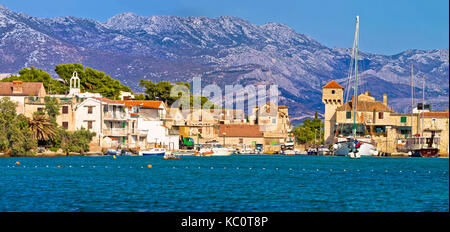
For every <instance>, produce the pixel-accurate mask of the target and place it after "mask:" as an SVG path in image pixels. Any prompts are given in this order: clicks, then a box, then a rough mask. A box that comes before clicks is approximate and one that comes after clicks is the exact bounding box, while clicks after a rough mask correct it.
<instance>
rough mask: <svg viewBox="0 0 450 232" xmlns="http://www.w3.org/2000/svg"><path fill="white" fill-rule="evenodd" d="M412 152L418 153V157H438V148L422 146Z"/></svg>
mask: <svg viewBox="0 0 450 232" xmlns="http://www.w3.org/2000/svg"><path fill="white" fill-rule="evenodd" d="M414 153H416V154H420V157H438V156H439V149H435V148H424V149H420V150H416V151H415V152H414Z"/></svg>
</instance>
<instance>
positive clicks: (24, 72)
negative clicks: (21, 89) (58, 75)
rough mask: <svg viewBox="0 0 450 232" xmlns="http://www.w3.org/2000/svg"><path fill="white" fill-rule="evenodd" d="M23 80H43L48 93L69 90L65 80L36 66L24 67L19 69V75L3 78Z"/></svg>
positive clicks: (4, 80) (6, 79) (3, 80)
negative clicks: (58, 78) (59, 79)
mask: <svg viewBox="0 0 450 232" xmlns="http://www.w3.org/2000/svg"><path fill="white" fill-rule="evenodd" d="M17 80H20V81H23V82H42V83H43V85H44V88H45V91H46V92H47V93H51V94H57V93H60V94H62V93H65V92H66V91H68V90H69V87H68V86H66V85H65V84H64V83H63V82H61V81H58V80H56V79H53V78H52V77H51V76H50V74H48V73H47V72H45V71H43V70H42V69H36V68H34V67H30V68H23V69H21V70H19V75H18V76H16V75H11V76H10V77H6V78H3V79H2V80H1V81H2V82H11V81H17Z"/></svg>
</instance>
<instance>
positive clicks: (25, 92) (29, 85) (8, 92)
mask: <svg viewBox="0 0 450 232" xmlns="http://www.w3.org/2000/svg"><path fill="white" fill-rule="evenodd" d="M13 82H14V83H13ZM13 82H0V96H39V93H40V91H41V89H42V88H44V84H42V82H21V81H13ZM13 84H17V85H19V86H20V87H21V89H22V90H21V93H13Z"/></svg>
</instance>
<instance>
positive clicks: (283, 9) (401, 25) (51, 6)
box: [0, 0, 449, 55]
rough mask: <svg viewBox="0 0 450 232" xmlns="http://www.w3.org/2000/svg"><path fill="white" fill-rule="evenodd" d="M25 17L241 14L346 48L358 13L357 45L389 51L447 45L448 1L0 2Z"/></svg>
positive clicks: (104, 17) (393, 52) (164, 0)
mask: <svg viewBox="0 0 450 232" xmlns="http://www.w3.org/2000/svg"><path fill="white" fill-rule="evenodd" d="M0 4H3V5H5V6H7V7H8V8H9V9H11V10H13V11H17V12H24V13H26V14H28V15H30V16H37V17H57V16H75V17H84V18H92V19H96V20H99V21H102V22H103V21H105V20H106V19H108V18H109V17H112V16H113V15H115V14H118V13H121V12H134V13H136V14H139V15H144V16H151V15H177V16H208V17H218V16H221V15H230V16H236V17H241V18H245V19H247V20H249V21H250V22H252V23H255V24H258V25H261V24H264V23H267V22H278V23H284V24H286V25H288V26H290V27H292V28H293V29H294V30H296V31H297V32H299V33H303V34H307V35H309V36H311V37H312V38H314V39H315V40H317V41H318V42H320V43H322V44H324V45H326V46H328V47H351V46H352V41H353V33H354V24H355V16H356V15H359V16H360V49H361V50H363V51H367V52H372V53H378V54H386V55H392V54H396V53H399V52H402V51H404V50H407V49H438V48H448V44H449V1H448V0H429V1H425V0H415V1H414V0H409V1H407V0H389V1H388V0H359V1H353V0H352V1H351V0H340V1H338V0H335V1H332V0H317V1H313V0H309V1H303V0H257V1H253V0H159V1H154V0H147V1H144V0H141V1H138V0H39V1H30V0H0Z"/></svg>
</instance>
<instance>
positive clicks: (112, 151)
mask: <svg viewBox="0 0 450 232" xmlns="http://www.w3.org/2000/svg"><path fill="white" fill-rule="evenodd" d="M105 155H128V156H130V155H133V153H132V152H130V151H127V150H125V149H108V150H107V151H106V152H105Z"/></svg>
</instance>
